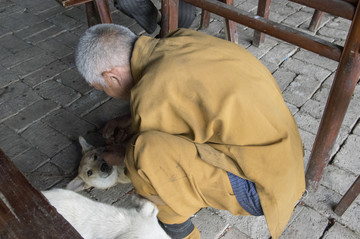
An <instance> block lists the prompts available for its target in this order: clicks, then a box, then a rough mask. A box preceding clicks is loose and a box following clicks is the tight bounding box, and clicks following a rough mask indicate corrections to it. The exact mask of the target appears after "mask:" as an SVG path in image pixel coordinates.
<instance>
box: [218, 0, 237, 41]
mask: <svg viewBox="0 0 360 239" xmlns="http://www.w3.org/2000/svg"><path fill="white" fill-rule="evenodd" d="M221 1H222V2H225V3H226V4H227V5H231V6H233V5H234V0H221ZM225 29H226V36H227V39H228V40H229V41H231V42H234V43H236V44H237V43H239V37H238V34H237V30H236V22H234V21H231V20H229V19H227V18H225Z"/></svg>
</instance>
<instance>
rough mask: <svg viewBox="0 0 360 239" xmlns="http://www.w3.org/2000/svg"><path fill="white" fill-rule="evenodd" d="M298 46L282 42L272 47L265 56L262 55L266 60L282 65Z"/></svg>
mask: <svg viewBox="0 0 360 239" xmlns="http://www.w3.org/2000/svg"><path fill="white" fill-rule="evenodd" d="M296 50H297V47H296V46H294V45H291V44H288V43H280V44H278V45H276V46H275V47H274V48H272V49H271V50H270V51H269V52H268V53H266V55H265V56H263V57H262V59H263V60H264V61H268V62H272V63H275V64H277V65H280V64H281V63H282V62H284V61H286V60H287V59H288V58H289V57H290V56H292V55H293V54H294V53H295V51H296Z"/></svg>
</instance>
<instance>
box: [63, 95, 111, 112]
mask: <svg viewBox="0 0 360 239" xmlns="http://www.w3.org/2000/svg"><path fill="white" fill-rule="evenodd" d="M108 100H109V96H107V95H106V94H105V93H104V92H102V91H98V90H92V91H90V92H89V93H88V94H86V95H84V96H82V97H81V98H80V99H78V100H77V101H75V102H74V103H72V104H71V105H70V107H69V108H68V110H69V111H70V112H72V113H74V114H76V115H78V116H81V117H82V116H84V115H86V114H88V113H89V112H91V111H92V110H94V109H96V108H97V107H99V106H100V105H101V104H103V103H105V102H106V101H108Z"/></svg>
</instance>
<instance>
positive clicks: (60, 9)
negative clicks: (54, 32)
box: [36, 1, 66, 19]
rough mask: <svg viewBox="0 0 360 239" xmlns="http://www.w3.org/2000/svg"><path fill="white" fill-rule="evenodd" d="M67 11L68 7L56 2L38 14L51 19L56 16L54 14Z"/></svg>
mask: <svg viewBox="0 0 360 239" xmlns="http://www.w3.org/2000/svg"><path fill="white" fill-rule="evenodd" d="M55 2H56V1H55ZM65 11H66V8H64V7H63V6H61V5H60V4H55V5H54V6H53V7H50V8H47V9H46V10H44V11H41V12H37V13H36V15H37V16H39V17H41V18H42V19H49V18H52V17H54V15H57V14H61V13H63V12H65Z"/></svg>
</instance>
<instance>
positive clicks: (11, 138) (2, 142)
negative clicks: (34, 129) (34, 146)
mask: <svg viewBox="0 0 360 239" xmlns="http://www.w3.org/2000/svg"><path fill="white" fill-rule="evenodd" d="M0 132H1V134H0V148H1V150H3V151H4V153H5V154H6V155H7V156H8V157H9V158H10V159H12V158H13V157H15V156H17V155H19V154H21V153H23V152H25V151H27V150H28V149H29V148H30V147H31V145H30V144H29V143H28V142H27V141H26V140H24V139H23V138H22V137H20V136H19V135H18V134H16V133H15V132H14V131H13V130H11V129H9V128H8V127H6V126H5V125H4V124H0Z"/></svg>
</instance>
